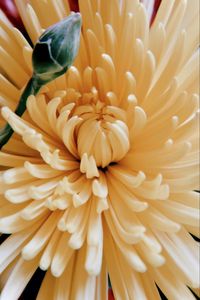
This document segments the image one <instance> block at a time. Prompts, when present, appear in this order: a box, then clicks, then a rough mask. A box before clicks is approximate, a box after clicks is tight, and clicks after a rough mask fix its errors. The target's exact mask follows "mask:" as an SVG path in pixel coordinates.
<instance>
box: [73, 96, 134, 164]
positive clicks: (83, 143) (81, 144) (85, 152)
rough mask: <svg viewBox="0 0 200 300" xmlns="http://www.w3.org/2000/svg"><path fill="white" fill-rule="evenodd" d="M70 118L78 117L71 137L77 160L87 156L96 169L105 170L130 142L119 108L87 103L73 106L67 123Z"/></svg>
mask: <svg viewBox="0 0 200 300" xmlns="http://www.w3.org/2000/svg"><path fill="white" fill-rule="evenodd" d="M74 118H76V120H77V118H78V121H77V122H76V126H75V127H74V132H73V134H74V140H75V144H76V147H77V154H78V157H79V159H80V160H82V159H84V158H85V157H86V156H87V159H92V160H95V163H96V166H97V167H102V168H105V167H106V166H108V165H109V164H110V163H111V162H117V161H119V160H121V159H122V158H123V157H124V156H125V155H126V153H127V152H128V150H129V147H130V143H129V130H128V127H127V125H126V112H125V111H124V110H123V109H121V108H118V107H114V106H111V105H106V104H105V103H102V102H101V101H99V100H97V101H91V103H84V104H83V103H82V104H80V105H76V107H75V108H74V111H73V116H72V118H71V120H72V119H74ZM72 154H73V153H72Z"/></svg>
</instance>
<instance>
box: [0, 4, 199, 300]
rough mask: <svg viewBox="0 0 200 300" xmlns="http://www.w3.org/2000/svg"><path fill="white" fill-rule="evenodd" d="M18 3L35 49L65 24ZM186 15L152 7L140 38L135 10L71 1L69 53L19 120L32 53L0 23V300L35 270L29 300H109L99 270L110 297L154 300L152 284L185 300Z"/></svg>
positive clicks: (194, 85) (173, 7)
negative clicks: (6, 136) (74, 44)
mask: <svg viewBox="0 0 200 300" xmlns="http://www.w3.org/2000/svg"><path fill="white" fill-rule="evenodd" d="M16 3H17V6H18V9H19V11H20V14H21V16H22V19H23V21H24V23H25V25H26V29H27V32H28V33H29V35H30V37H31V38H32V40H33V42H36V41H37V39H38V36H40V35H41V33H42V28H47V27H48V26H50V25H52V24H54V23H55V22H57V21H58V20H59V19H62V18H65V17H66V15H67V14H69V13H70V12H69V8H68V5H67V4H66V1H64V0H63V1H61V0H60V1H46V2H43V1H36V0H35V1H34V0H32V1H31V4H32V6H31V5H30V4H28V5H27V4H26V3H25V1H21V0H16ZM194 5H196V6H198V1H196V0H194V1H193V2H192V3H191V1H186V0H180V1H162V3H161V5H160V8H159V10H158V14H157V16H156V18H155V20H154V22H153V25H152V26H151V27H150V25H149V23H150V21H149V19H150V18H149V16H148V13H147V10H146V8H145V6H144V5H143V4H142V3H140V2H139V1H137V0H130V1H129V0H123V1H114V0H113V1H106V0H100V1H96V0H95V1H94V0H87V1H85V0H80V1H79V8H80V13H81V16H82V20H83V27H82V32H81V43H80V51H79V53H78V56H77V58H76V60H75V62H74V64H73V65H72V66H71V67H70V68H69V70H68V72H67V73H66V74H63V75H62V76H61V77H60V78H58V79H56V80H54V81H53V82H51V83H48V84H47V85H46V87H44V88H43V89H42V90H41V91H40V93H39V95H37V96H33V95H32V96H30V97H29V99H28V102H27V113H26V114H25V115H24V116H23V117H21V118H20V117H18V116H16V114H15V113H13V110H14V108H15V105H16V103H17V100H18V98H19V95H20V93H21V89H22V88H23V86H24V85H25V83H26V81H27V80H28V78H29V77H30V76H31V75H30V74H31V72H32V65H31V63H30V62H31V55H32V49H31V47H30V46H29V45H28V44H27V42H26V41H25V40H24V38H23V37H22V36H21V35H20V33H19V32H18V31H16V30H15V29H13V28H12V27H11V26H10V24H9V22H8V21H7V20H6V19H5V18H4V17H2V18H1V22H2V24H3V28H4V30H5V34H6V36H7V38H8V39H9V41H10V43H9V44H5V43H4V44H3V45H2V47H3V48H2V49H1V52H0V58H1V59H0V63H1V69H2V70H3V71H4V75H2V76H1V77H0V86H1V93H2V98H1V103H2V104H1V105H2V106H4V107H3V108H2V117H3V119H4V120H6V121H7V122H8V123H9V124H10V125H11V126H12V128H13V130H14V131H15V135H13V137H12V139H11V140H10V141H9V143H8V144H6V145H5V146H4V147H3V148H2V151H1V152H0V163H1V165H2V171H1V177H0V187H1V189H0V191H1V195H2V196H1V198H0V207H1V210H0V217H1V218H0V231H1V232H2V233H7V234H10V236H9V237H8V238H7V239H6V240H5V242H4V243H3V244H2V245H1V246H0V273H1V277H0V278H2V279H1V281H0V282H1V283H2V295H1V297H2V298H1V300H7V299H9V300H15V299H16V298H18V297H19V296H20V294H21V293H22V291H23V289H24V288H25V286H26V285H27V282H28V281H29V279H30V277H31V276H32V274H34V272H35V270H36V269H37V268H38V266H39V267H40V268H41V269H42V270H47V273H46V275H45V277H44V280H43V283H42V285H41V288H40V291H39V294H38V299H49V298H50V297H54V299H56V300H60V299H85V300H86V299H87V300H88V299H103V300H104V299H107V284H108V283H107V280H108V273H109V277H110V280H111V284H112V288H113V293H114V296H115V298H116V299H127V300H128V299H159V294H158V290H157V288H156V284H157V286H159V288H160V289H161V290H162V291H163V293H164V294H165V295H166V297H167V298H168V299H193V296H192V293H191V292H190V290H189V289H188V287H190V288H191V289H194V290H196V289H197V288H198V285H199V282H198V269H197V265H198V246H197V244H196V242H195V240H194V239H193V238H192V236H191V235H190V234H189V233H192V234H193V235H198V224H199V214H198V196H197V194H196V193H195V192H193V190H195V189H197V187H198V168H197V161H198V143H197V134H198V131H197V122H198V96H197V92H198V69H197V59H198V52H197V49H198V30H196V23H195V22H196V20H197V14H198V9H194ZM46 11H48V12H49V13H48V14H47V13H46ZM197 21H198V20H197ZM12 49H18V50H17V52H16V53H14V54H13V52H12ZM12 54H13V57H12ZM3 58H4V59H3ZM6 59H7V62H9V64H8V63H6ZM8 87H9V88H8ZM3 119H2V120H1V122H2V123H3V122H5V121H3ZM66 278H67V279H66ZM52 295H53V296H52Z"/></svg>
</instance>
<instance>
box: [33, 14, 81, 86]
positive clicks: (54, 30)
mask: <svg viewBox="0 0 200 300" xmlns="http://www.w3.org/2000/svg"><path fill="white" fill-rule="evenodd" d="M80 30H81V16H80V14H79V13H75V14H72V15H70V16H68V17H67V18H66V19H64V20H62V21H60V22H58V23H56V24H54V25H53V26H51V27H49V28H48V29H47V30H46V31H45V32H44V33H43V34H42V35H41V36H40V38H39V40H38V42H37V43H36V45H35V47H34V49H33V56H32V62H33V70H34V74H33V76H34V77H35V78H37V79H38V81H39V82H41V83H42V84H44V83H47V82H49V81H51V80H53V79H55V78H56V77H58V76H60V75H62V74H64V73H65V72H66V71H67V69H68V68H69V67H70V66H71V65H72V63H73V61H74V59H75V57H76V55H77V53H78V49H79V43H80Z"/></svg>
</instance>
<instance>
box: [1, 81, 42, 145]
mask: <svg viewBox="0 0 200 300" xmlns="http://www.w3.org/2000/svg"><path fill="white" fill-rule="evenodd" d="M41 87H42V84H41V83H39V81H38V79H37V77H34V76H33V77H32V78H31V79H30V80H29V82H28V83H27V85H26V87H25V89H24V91H23V93H22V95H21V97H20V100H19V104H18V106H17V108H16V110H15V113H16V114H17V115H18V116H22V115H23V113H24V112H25V110H26V102H27V99H28V97H29V96H30V95H36V94H37V93H38V91H39V90H40V88H41ZM12 134H13V129H12V128H11V126H10V125H9V124H8V123H7V124H6V125H5V127H4V128H2V129H1V130H0V149H1V148H2V147H3V146H4V145H5V144H6V143H7V142H8V141H9V139H10V138H11V136H12Z"/></svg>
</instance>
